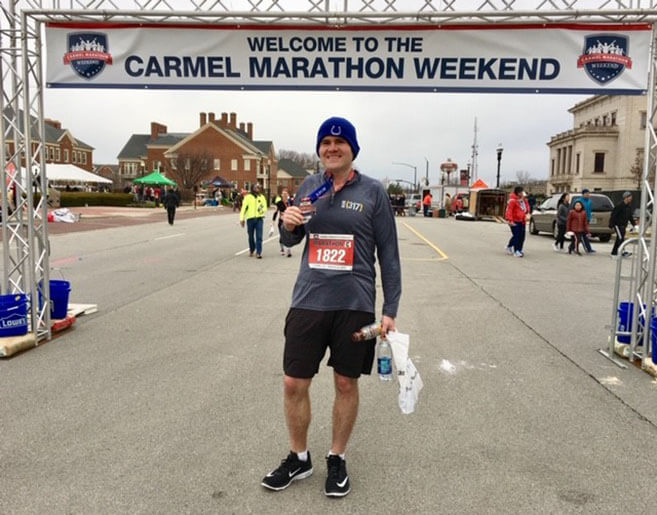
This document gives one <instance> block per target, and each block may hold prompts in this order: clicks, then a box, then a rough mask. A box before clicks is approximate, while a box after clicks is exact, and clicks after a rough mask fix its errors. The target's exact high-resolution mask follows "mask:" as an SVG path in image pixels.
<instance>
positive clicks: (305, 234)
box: [261, 117, 401, 511]
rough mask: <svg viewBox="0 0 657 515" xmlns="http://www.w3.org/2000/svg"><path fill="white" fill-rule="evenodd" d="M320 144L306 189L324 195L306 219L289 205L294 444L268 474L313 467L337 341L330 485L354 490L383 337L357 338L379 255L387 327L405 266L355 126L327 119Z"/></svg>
mask: <svg viewBox="0 0 657 515" xmlns="http://www.w3.org/2000/svg"><path fill="white" fill-rule="evenodd" d="M316 151H317V154H318V155H319V157H320V159H321V161H322V164H323V165H324V167H325V170H326V171H325V172H324V173H323V174H315V175H311V176H309V177H308V178H306V179H305V180H304V182H303V183H302V184H301V187H300V188H299V192H298V196H299V198H301V199H304V198H305V197H318V198H317V200H316V202H315V203H314V204H313V207H314V209H315V212H314V214H312V216H311V218H310V219H309V220H308V219H305V220H304V214H303V213H302V211H301V209H300V208H299V207H297V206H290V207H288V208H287V209H286V211H285V213H283V232H282V235H283V241H284V242H285V243H286V244H289V245H296V244H298V243H301V242H302V241H305V246H304V250H303V255H302V257H301V267H300V269H299V275H298V277H297V281H296V284H295V286H294V292H293V295H292V305H291V307H290V311H289V312H288V315H287V318H286V321H285V350H284V359H283V363H284V372H285V376H284V379H283V391H284V406H285V418H286V422H287V427H288V432H289V437H290V449H291V451H290V453H289V455H288V456H287V458H285V459H284V460H283V461H282V462H281V464H280V466H279V467H277V468H276V469H274V470H273V471H272V472H270V473H269V474H267V475H266V476H265V477H264V478H263V480H262V483H261V484H262V486H264V487H265V488H269V489H270V490H283V489H285V488H287V487H288V486H289V485H290V484H291V483H292V482H293V481H296V480H299V479H304V478H307V477H309V476H310V475H311V474H312V472H313V466H312V461H311V457H310V452H309V451H308V427H309V425H310V419H311V404H310V394H309V391H310V385H311V382H312V379H313V377H314V376H315V374H316V373H317V372H318V371H319V365H320V362H321V361H322V358H323V356H324V354H325V352H326V349H327V347H328V348H329V349H330V354H331V355H330V358H329V360H328V366H330V367H333V384H334V389H335V397H334V403H333V431H332V441H331V447H330V450H329V453H328V456H327V458H326V463H327V469H328V474H327V477H326V482H325V486H324V493H325V494H326V495H327V496H330V497H344V496H345V495H347V494H348V493H349V492H350V490H351V483H350V479H349V475H348V474H347V467H346V461H345V452H346V448H347V443H348V441H349V437H350V435H351V432H352V429H353V427H354V424H355V422H356V418H357V415H358V403H359V392H358V378H359V377H360V375H361V374H369V373H370V371H371V368H372V363H373V360H374V346H375V342H376V339H372V340H367V341H362V342H358V343H354V342H352V341H351V333H352V332H354V331H357V330H359V329H360V328H361V327H363V326H365V325H368V324H371V323H372V322H374V320H375V315H374V313H375V300H376V281H375V279H376V269H375V263H376V261H378V262H379V267H380V273H381V275H380V277H381V284H382V286H383V307H382V319H381V333H382V335H383V337H385V335H386V334H387V333H388V331H392V330H394V328H395V317H396V316H397V309H398V305H399V298H400V296H401V266H400V261H399V249H398V246H397V230H396V226H395V219H394V213H393V211H392V208H391V206H390V202H388V199H387V195H386V192H385V190H384V189H383V186H382V184H381V182H380V181H378V180H375V179H373V178H370V177H367V176H365V175H362V174H361V173H360V172H358V171H357V170H355V169H354V168H353V165H352V163H353V160H354V159H355V158H356V156H357V155H358V151H359V146H358V141H357V139H356V129H355V128H354V126H353V125H352V124H351V123H350V122H349V121H348V120H345V119H344V118H337V117H334V118H329V119H328V120H326V121H325V122H324V123H322V125H321V126H320V128H319V131H318V134H317V146H316ZM322 193H323V195H322ZM375 256H376V258H375ZM310 511H312V510H310Z"/></svg>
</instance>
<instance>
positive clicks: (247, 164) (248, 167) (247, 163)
mask: <svg viewBox="0 0 657 515" xmlns="http://www.w3.org/2000/svg"><path fill="white" fill-rule="evenodd" d="M244 169H245V170H246V171H247V172H248V171H249V170H251V160H250V159H245V160H244Z"/></svg>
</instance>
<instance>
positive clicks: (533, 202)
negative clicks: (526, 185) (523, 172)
mask: <svg viewBox="0 0 657 515" xmlns="http://www.w3.org/2000/svg"><path fill="white" fill-rule="evenodd" d="M527 203H528V204H529V213H530V214H531V213H533V212H534V208H535V207H536V197H535V196H534V194H533V193H530V194H529V195H528V196H527Z"/></svg>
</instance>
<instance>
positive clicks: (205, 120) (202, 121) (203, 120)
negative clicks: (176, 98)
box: [199, 113, 207, 127]
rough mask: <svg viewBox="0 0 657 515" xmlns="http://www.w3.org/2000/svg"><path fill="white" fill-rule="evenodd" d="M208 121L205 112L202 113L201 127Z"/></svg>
mask: <svg viewBox="0 0 657 515" xmlns="http://www.w3.org/2000/svg"><path fill="white" fill-rule="evenodd" d="M206 123H207V119H206V117H205V113H201V121H200V125H199V127H203V126H204V125H205V124H206Z"/></svg>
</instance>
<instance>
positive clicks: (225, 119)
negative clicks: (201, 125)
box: [221, 113, 228, 128]
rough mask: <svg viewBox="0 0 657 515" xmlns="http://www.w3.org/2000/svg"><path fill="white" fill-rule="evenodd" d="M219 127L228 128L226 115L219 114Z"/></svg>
mask: <svg viewBox="0 0 657 515" xmlns="http://www.w3.org/2000/svg"><path fill="white" fill-rule="evenodd" d="M221 126H222V127H224V128H226V127H228V113H221Z"/></svg>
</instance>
